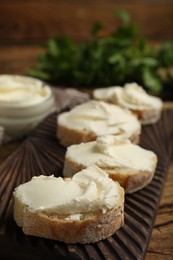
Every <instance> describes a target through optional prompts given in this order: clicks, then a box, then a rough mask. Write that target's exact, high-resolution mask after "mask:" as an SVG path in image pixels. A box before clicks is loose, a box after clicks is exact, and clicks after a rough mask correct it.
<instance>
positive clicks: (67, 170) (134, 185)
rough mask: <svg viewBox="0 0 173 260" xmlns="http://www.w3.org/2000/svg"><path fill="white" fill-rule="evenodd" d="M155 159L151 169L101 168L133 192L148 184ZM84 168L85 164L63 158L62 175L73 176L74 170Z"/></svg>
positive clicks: (125, 188) (152, 173) (153, 170)
mask: <svg viewBox="0 0 173 260" xmlns="http://www.w3.org/2000/svg"><path fill="white" fill-rule="evenodd" d="M156 163H157V161H156V159H155V160H153V167H152V171H138V170H134V169H129V170H128V171H125V170H124V169H120V168H118V167H117V168H114V169H110V168H106V167H105V168H102V167H100V166H99V167H100V168H101V169H102V170H103V171H104V172H106V173H107V174H109V177H110V178H111V179H113V180H114V181H117V182H119V184H120V185H121V186H122V187H123V188H124V190H125V192H126V193H133V192H136V191H138V190H140V189H142V188H144V187H145V186H146V185H148V184H149V183H150V182H151V180H152V178H153V176H154V173H155V168H156ZM84 168H86V166H84V165H82V164H78V163H76V162H74V161H72V160H71V159H70V158H68V157H66V158H65V163H64V171H63V175H64V176H67V177H71V176H73V175H74V174H75V173H76V172H78V171H81V170H82V169H84Z"/></svg>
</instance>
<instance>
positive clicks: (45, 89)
mask: <svg viewBox="0 0 173 260" xmlns="http://www.w3.org/2000/svg"><path fill="white" fill-rule="evenodd" d="M50 95H51V90H50V87H49V86H46V85H44V84H43V82H42V81H41V80H38V79H34V78H31V77H26V76H18V75H0V104H1V105H3V106H5V105H7V106H12V107H13V106H14V107H25V106H29V105H35V104H39V103H41V102H43V101H44V100H46V99H47V98H48V97H50Z"/></svg>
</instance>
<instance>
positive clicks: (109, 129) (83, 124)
mask: <svg viewBox="0 0 173 260" xmlns="http://www.w3.org/2000/svg"><path fill="white" fill-rule="evenodd" d="M140 133H141V124H140V122H139V121H138V119H137V117H136V116H134V115H133V114H132V113H131V112H130V111H128V110H124V109H122V108H120V107H118V106H115V105H112V104H108V103H105V102H102V101H94V100H91V101H88V102H85V103H83V104H81V105H78V106H76V107H75V108H73V109H72V110H71V111H69V112H64V113H61V114H60V115H59V116H58V118H57V136H58V138H59V139H60V142H61V143H62V144H63V145H64V146H69V145H72V144H79V143H81V142H89V141H92V140H95V139H96V138H97V137H98V136H102V135H107V134H113V135H116V136H126V137H128V138H129V139H131V140H132V142H134V143H138V142H139V138H140Z"/></svg>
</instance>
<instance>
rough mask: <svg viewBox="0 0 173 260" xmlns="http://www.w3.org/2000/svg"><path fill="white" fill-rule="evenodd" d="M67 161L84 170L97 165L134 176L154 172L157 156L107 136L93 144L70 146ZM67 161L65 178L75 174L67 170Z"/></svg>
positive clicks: (125, 140) (127, 141)
mask: <svg viewBox="0 0 173 260" xmlns="http://www.w3.org/2000/svg"><path fill="white" fill-rule="evenodd" d="M66 160H67V162H68V161H70V162H73V163H74V165H75V164H78V165H80V166H82V167H84V168H85V167H88V166H89V165H97V166H99V167H100V168H102V169H114V170H115V169H118V171H121V172H122V173H123V172H124V173H125V174H127V173H129V174H134V173H135V172H139V171H144V172H145V171H147V172H150V171H151V172H152V171H153V169H154V168H155V167H156V163H157V156H156V154H155V153H154V152H152V151H149V150H146V149H144V148H142V147H140V146H138V145H135V144H132V143H131V142H130V140H127V139H122V138H117V137H116V136H113V135H107V136H101V137H98V138H97V139H96V141H93V142H88V143H81V144H78V145H72V146H69V147H68V148H67V152H66ZM66 160H65V166H64V176H67V175H68V174H69V175H70V174H74V173H72V172H69V170H67V169H66V167H67V166H66Z"/></svg>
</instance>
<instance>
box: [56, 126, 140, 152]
mask: <svg viewBox="0 0 173 260" xmlns="http://www.w3.org/2000/svg"><path fill="white" fill-rule="evenodd" d="M57 137H58V138H59V140H60V143H61V144H62V145H63V146H65V147H68V146H70V145H73V144H80V143H82V142H84V143H86V142H90V141H94V140H96V139H97V137H98V136H97V135H95V134H94V133H89V132H86V131H79V130H74V129H70V128H68V127H66V126H63V125H58V126H57ZM129 139H130V140H131V142H132V143H134V144H138V143H139V141H140V132H139V131H138V132H136V133H134V134H133V135H132V136H131V137H130V138H129Z"/></svg>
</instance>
